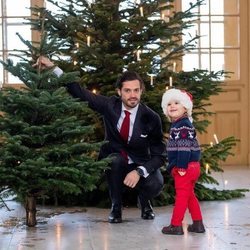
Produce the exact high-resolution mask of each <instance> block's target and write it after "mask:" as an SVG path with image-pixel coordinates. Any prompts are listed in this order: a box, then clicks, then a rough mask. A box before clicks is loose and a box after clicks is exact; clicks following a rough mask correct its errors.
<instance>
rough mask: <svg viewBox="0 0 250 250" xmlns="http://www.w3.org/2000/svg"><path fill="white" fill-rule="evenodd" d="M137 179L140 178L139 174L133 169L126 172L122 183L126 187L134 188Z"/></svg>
mask: <svg viewBox="0 0 250 250" xmlns="http://www.w3.org/2000/svg"><path fill="white" fill-rule="evenodd" d="M139 180H140V176H139V174H138V173H137V171H136V170H133V171H131V172H129V173H128V174H127V176H126V177H125V179H124V181H123V183H124V184H125V185H126V186H128V187H131V188H134V187H135V186H136V184H137V183H138V181H139Z"/></svg>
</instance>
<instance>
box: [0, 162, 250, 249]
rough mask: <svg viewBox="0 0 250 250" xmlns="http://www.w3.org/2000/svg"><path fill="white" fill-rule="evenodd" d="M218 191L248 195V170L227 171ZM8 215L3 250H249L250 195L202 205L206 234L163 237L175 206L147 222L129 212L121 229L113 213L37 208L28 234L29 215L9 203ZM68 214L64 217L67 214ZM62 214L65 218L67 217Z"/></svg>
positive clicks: (0, 237)
mask: <svg viewBox="0 0 250 250" xmlns="http://www.w3.org/2000/svg"><path fill="white" fill-rule="evenodd" d="M214 176H215V178H216V180H218V181H219V182H220V186H218V187H217V188H225V189H232V188H248V189H250V168H247V167H245V168H240V169H237V167H234V168H231V167H230V168H228V167H227V168H225V172H224V173H216V174H215V175H214ZM7 204H8V206H9V208H10V209H12V210H11V211H10V212H8V211H7V210H6V208H1V209H0V250H30V249H32V250H33V249H36V250H42V249H43V250H44V249H45V250H80V249H81V250H82V249H84V250H125V249H131V250H186V249H187V250H189V249H195V250H206V249H209V250H212V249H214V250H224V249H225V250H233V249H237V250H245V249H250V193H249V192H247V193H246V197H244V198H240V199H233V200H227V201H208V202H201V207H202V211H203V217H204V224H205V227H206V233H205V234H194V233H188V232H187V230H186V228H187V224H188V223H190V222H191V219H190V217H189V214H188V213H187V214H186V217H185V220H184V231H185V233H184V235H181V236H170V235H163V234H162V233H161V229H162V227H163V226H166V225H168V224H169V221H170V217H171V212H172V206H171V205H170V206H166V207H157V208H155V209H154V210H155V212H156V218H155V220H153V221H144V220H142V219H141V218H140V211H139V209H137V208H125V209H124V211H123V220H124V222H123V223H121V224H109V223H108V222H107V216H108V213H109V209H98V208H86V209H85V208H70V209H69V208H66V209H64V208H57V209H54V210H50V209H49V208H44V207H43V208H42V207H39V208H38V209H39V211H38V217H37V218H38V225H37V227H36V228H26V226H25V225H24V222H25V221H24V218H25V212H24V210H23V208H22V207H20V205H19V204H17V203H15V202H13V201H8V203H7ZM65 211H66V212H65ZM63 212H64V213H63Z"/></svg>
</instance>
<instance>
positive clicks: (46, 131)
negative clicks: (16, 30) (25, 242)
mask: <svg viewBox="0 0 250 250" xmlns="http://www.w3.org/2000/svg"><path fill="white" fill-rule="evenodd" d="M45 37H46V36H43V38H44V39H45V40H46V38H45ZM20 39H22V37H21V36H20ZM23 42H24V43H25V44H26V45H27V47H28V48H29V50H27V51H25V52H23V55H21V56H20V62H19V63H17V64H16V65H13V62H12V61H10V60H9V61H7V62H2V63H3V65H4V67H5V68H6V69H7V70H8V71H9V72H11V73H12V74H13V75H15V76H17V77H19V78H20V79H21V80H22V82H23V83H24V85H23V87H22V88H21V89H15V88H4V89H2V90H1V92H0V110H1V116H0V130H1V132H0V134H1V141H0V145H1V147H0V162H1V165H0V183H1V191H6V190H9V192H11V193H14V194H16V195H17V197H18V199H19V200H21V202H22V203H23V204H24V206H25V209H26V224H27V225H28V226H31V227H32V226H35V225H36V202H37V199H38V198H41V197H46V196H48V197H58V196H60V195H65V194H70V195H72V194H75V195H76V194H80V193H82V192H84V191H85V192H86V191H91V190H93V189H94V188H95V187H96V183H97V180H98V179H99V178H100V176H102V174H103V171H104V169H105V168H106V167H107V164H108V159H105V160H102V161H98V160H97V156H98V154H97V151H98V149H99V147H100V145H101V143H102V142H98V141H96V140H94V139H93V138H94V136H92V135H93V134H94V133H95V130H94V127H93V126H91V125H90V121H91V120H92V118H91V117H92V111H91V110H90V109H89V108H88V107H87V105H86V104H85V103H79V102H77V101H76V100H75V99H73V98H72V97H70V96H69V95H68V93H67V92H66V90H65V88H64V87H63V85H64V84H65V83H66V82H68V81H69V80H72V79H77V75H76V73H69V74H64V75H63V76H62V77H60V78H58V77H56V75H54V74H53V73H52V72H51V70H47V71H42V70H41V69H40V68H39V67H38V68H34V67H32V65H33V64H34V61H35V60H34V59H35V58H38V57H39V55H40V54H43V50H45V51H47V50H48V48H50V49H51V48H52V47H53V41H51V43H48V44H45V43H43V47H38V46H34V45H32V44H31V43H30V42H29V41H24V40H23ZM55 49H56V48H55ZM93 123H94V121H93Z"/></svg>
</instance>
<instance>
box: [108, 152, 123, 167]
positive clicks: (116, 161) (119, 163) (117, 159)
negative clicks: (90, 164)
mask: <svg viewBox="0 0 250 250" xmlns="http://www.w3.org/2000/svg"><path fill="white" fill-rule="evenodd" d="M109 157H110V158H111V159H112V161H111V164H110V166H111V170H112V171H120V169H121V168H124V167H125V166H126V164H127V161H126V159H125V158H124V157H123V156H122V155H121V154H119V153H113V154H111V155H109Z"/></svg>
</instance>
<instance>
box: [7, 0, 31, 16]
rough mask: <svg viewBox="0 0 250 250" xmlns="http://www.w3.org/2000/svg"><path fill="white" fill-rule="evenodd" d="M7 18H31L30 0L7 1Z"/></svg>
mask: <svg viewBox="0 0 250 250" xmlns="http://www.w3.org/2000/svg"><path fill="white" fill-rule="evenodd" d="M5 1H6V10H7V16H30V9H29V8H30V0H8V1H7V0H5Z"/></svg>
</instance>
